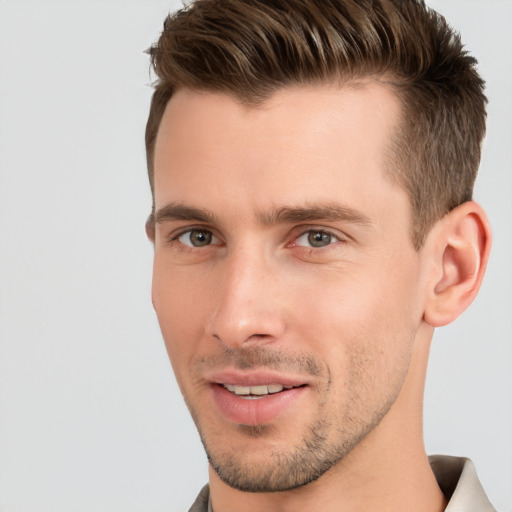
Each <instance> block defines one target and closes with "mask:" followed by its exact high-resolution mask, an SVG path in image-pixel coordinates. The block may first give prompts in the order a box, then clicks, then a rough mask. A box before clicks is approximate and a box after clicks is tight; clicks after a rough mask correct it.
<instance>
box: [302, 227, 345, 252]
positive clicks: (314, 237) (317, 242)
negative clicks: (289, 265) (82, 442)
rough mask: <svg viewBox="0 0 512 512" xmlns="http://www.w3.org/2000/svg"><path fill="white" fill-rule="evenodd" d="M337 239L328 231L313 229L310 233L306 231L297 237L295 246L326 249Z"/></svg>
mask: <svg viewBox="0 0 512 512" xmlns="http://www.w3.org/2000/svg"><path fill="white" fill-rule="evenodd" d="M337 241H338V239H337V238H336V237H335V236H334V235H333V234H332V233H329V232H328V231H322V230H319V229H314V230H311V231H307V232H306V233H304V234H303V235H301V236H299V237H298V238H297V241H296V245H298V246H301V247H308V246H309V247H315V248H320V247H326V246H328V245H330V244H332V243H334V242H337Z"/></svg>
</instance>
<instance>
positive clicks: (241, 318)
mask: <svg viewBox="0 0 512 512" xmlns="http://www.w3.org/2000/svg"><path fill="white" fill-rule="evenodd" d="M221 266H222V272H221V275H220V279H219V293H218V297H217V300H218V303H217V305H216V307H215V308H214V313H213V315H212V317H211V320H210V322H209V325H208V330H209V333H208V334H209V335H210V336H213V337H214V338H216V339H217V340H219V341H221V342H222V343H223V344H225V345H226V346H228V347H230V348H241V347H249V346H250V345H251V344H261V343H269V342H272V341H275V340H276V339H278V338H279V337H280V336H281V335H282V334H283V332H284V325H285V323H284V318H283V311H282V310H281V309H280V308H279V305H278V302H279V296H280V294H279V291H278V287H279V279H278V276H276V275H274V274H275V272H274V271H273V270H272V265H271V264H270V262H269V260H268V258H266V257H265V254H264V252H263V251H262V250H257V249H256V250H255V249H254V248H240V249H238V250H236V251H233V252H232V253H231V254H230V255H228V256H226V259H225V261H223V262H222V263H221Z"/></svg>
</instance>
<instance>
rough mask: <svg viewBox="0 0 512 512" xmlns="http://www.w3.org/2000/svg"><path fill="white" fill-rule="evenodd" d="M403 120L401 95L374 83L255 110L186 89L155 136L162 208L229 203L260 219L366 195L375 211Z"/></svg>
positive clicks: (279, 96) (290, 96)
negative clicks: (285, 208)
mask: <svg viewBox="0 0 512 512" xmlns="http://www.w3.org/2000/svg"><path fill="white" fill-rule="evenodd" d="M399 112H400V104H399V101H398V99H397V98H396V96H395V95H394V94H393V92H392V91H391V90H390V89H389V88H387V87H385V86H383V85H381V84H379V83H376V82H368V83H365V84H360V85H358V86H342V87H335V86H330V87H327V86H322V87H319V86H311V87H294V88H287V89H282V90H279V91H277V92H276V93H275V94H274V95H272V96H271V97H270V98H269V99H268V100H267V101H265V102H264V103H262V104H261V105H258V106H256V107H253V106H247V105H243V104H241V103H240V102H238V101H237V100H235V99H234V98H233V97H231V96H229V95H226V94H222V93H213V92H197V91H192V90H189V89H182V90H179V91H178V92H177V93H176V94H175V95H174V96H173V98H171V100H170V101H169V103H168V105H167V108H166V111H165V113H164V116H163V118H162V122H161V125H160V129H159V133H158V136H157V141H156V148H155V205H156V207H157V208H158V207H159V206H162V205H164V204H166V203H169V202H173V201H179V202H183V201H185V202H189V201H192V202H197V201H203V203H208V201H209V200H210V199H209V198H210V196H211V200H212V202H215V201H216V202H217V203H218V199H219V197H218V196H221V197H222V198H223V199H224V201H225V202H227V200H228V199H229V200H230V202H229V203H230V204H231V205H233V206H234V207H235V208H236V207H237V205H242V204H243V205H247V204H248V203H249V204H253V205H254V206H255V211H256V210H260V211H261V210H265V209H266V208H267V207H272V206H275V205H279V203H285V204H290V203H291V202H295V203H304V202H311V201H329V202H332V200H333V195H335V197H337V198H339V199H340V200H342V201H343V202H351V201H354V199H355V198H356V197H357V196H358V195H361V194H362V195H363V196H364V195H366V196H367V197H366V202H368V203H371V201H372V200H373V199H372V197H371V196H372V195H373V196H374V195H376V194H377V195H378V193H379V192H378V190H377V189H378V187H382V186H386V187H389V186H390V185H391V183H389V180H387V179H385V176H384V175H385V172H386V171H385V170H386V167H387V165H388V162H389V161H390V160H391V159H390V153H389V148H390V142H391V140H392V137H393V135H394V132H395V128H396V126H397V123H398V119H399ZM212 188H215V191H216V192H217V194H216V197H213V196H214V195H215V194H212V193H211V189H212ZM365 189H366V192H371V191H373V194H365ZM194 206H201V207H212V208H213V207H214V206H215V205H214V204H212V205H208V204H201V205H197V204H194ZM224 206H225V205H224ZM224 206H223V207H224Z"/></svg>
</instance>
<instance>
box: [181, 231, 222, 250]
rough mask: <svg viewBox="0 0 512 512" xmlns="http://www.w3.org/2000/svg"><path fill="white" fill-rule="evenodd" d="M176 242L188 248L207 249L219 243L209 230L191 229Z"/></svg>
mask: <svg viewBox="0 0 512 512" xmlns="http://www.w3.org/2000/svg"><path fill="white" fill-rule="evenodd" d="M176 240H178V241H179V242H180V243H182V244H183V245H186V246H187V247H206V246H207V245H211V244H218V243H219V239H218V238H217V237H216V236H215V235H214V234H213V233H212V232H211V231H208V230H207V229H189V230H188V231H185V232H184V233H182V234H181V235H179V236H178V237H176Z"/></svg>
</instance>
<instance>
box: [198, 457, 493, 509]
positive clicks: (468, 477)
mask: <svg viewBox="0 0 512 512" xmlns="http://www.w3.org/2000/svg"><path fill="white" fill-rule="evenodd" d="M429 461H430V465H431V467H432V471H433V472H434V475H435V476H436V479H437V483H438V485H439V487H440V489H441V490H442V491H443V494H444V495H445V496H446V498H447V499H448V500H449V501H448V506H447V507H446V509H445V512H496V509H495V508H494V507H493V506H492V505H491V503H490V501H489V499H488V498H487V495H486V494H485V491H484V490H483V488H482V485H481V484H480V481H479V480H478V477H477V475H476V471H475V466H474V465H473V463H472V462H471V461H470V460H469V459H466V458H463V457H448V456H446V455H432V456H430V457H429ZM189 512H213V511H212V507H211V502H210V489H209V487H208V485H205V486H204V487H203V489H202V490H201V492H200V493H199V496H198V497H197V499H196V501H195V502H194V504H193V505H192V507H191V508H190V510H189Z"/></svg>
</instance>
